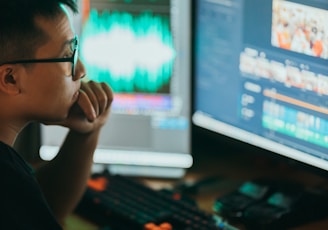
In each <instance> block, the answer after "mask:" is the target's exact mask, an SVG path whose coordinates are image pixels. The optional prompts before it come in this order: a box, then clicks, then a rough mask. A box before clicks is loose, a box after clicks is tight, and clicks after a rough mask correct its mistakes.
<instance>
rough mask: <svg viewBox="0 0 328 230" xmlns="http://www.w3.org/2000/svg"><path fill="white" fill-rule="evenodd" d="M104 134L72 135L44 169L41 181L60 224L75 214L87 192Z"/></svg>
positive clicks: (40, 173) (38, 174) (39, 174)
mask: <svg viewBox="0 0 328 230" xmlns="http://www.w3.org/2000/svg"><path fill="white" fill-rule="evenodd" d="M99 133H100V130H99V129H98V130H95V131H93V132H90V133H88V134H80V133H77V132H74V131H70V132H69V133H68V135H67V137H66V139H65V141H64V143H63V145H62V147H61V149H60V151H59V153H58V155H57V156H56V158H55V159H54V160H52V161H51V162H49V163H48V164H47V165H45V166H43V167H42V168H40V170H39V171H38V172H37V178H38V180H39V182H40V184H41V187H42V189H43V191H44V194H45V196H46V199H47V201H48V202H49V205H50V207H51V208H52V210H53V212H54V214H55V216H56V217H57V219H58V220H59V221H63V219H64V218H65V217H66V216H67V215H68V214H69V213H70V212H72V211H73V210H74V208H75V206H76V205H77V203H78V202H79V200H80V199H81V196H82V195H83V192H84V190H85V185H86V181H87V179H88V177H89V176H90V168H91V166H92V163H93V153H94V150H95V148H96V145H97V142H98V138H99Z"/></svg>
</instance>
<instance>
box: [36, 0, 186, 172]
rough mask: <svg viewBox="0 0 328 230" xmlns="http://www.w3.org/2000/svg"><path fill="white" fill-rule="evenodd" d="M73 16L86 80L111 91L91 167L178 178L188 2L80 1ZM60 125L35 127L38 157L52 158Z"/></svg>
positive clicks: (181, 158)
mask: <svg viewBox="0 0 328 230" xmlns="http://www.w3.org/2000/svg"><path fill="white" fill-rule="evenodd" d="M78 4H79V7H80V14H79V15H76V16H74V26H75V28H76V32H77V34H78V35H79V41H80V59H81V61H82V62H83V63H84V65H85V67H86V69H87V74H88V75H87V79H86V80H94V81H102V82H106V83H108V84H109V85H110V86H111V87H112V89H113V91H114V93H115V94H114V102H113V104H112V109H111V115H110V119H109V121H108V122H107V124H106V125H105V126H104V127H103V129H102V133H101V137H100V140H99V144H98V148H97V150H96V152H95V155H94V162H95V165H98V166H99V165H101V166H105V167H108V169H109V170H110V171H111V172H113V173H118V174H129V175H147V176H165V177H181V176H182V175H183V174H184V171H185V169H186V168H189V167H190V166H191V165H192V156H191V150H190V148H191V147H190V146H191V143H190V139H191V137H190V136H191V134H190V123H191V121H190V107H191V103H190V90H191V86H190V59H191V58H190V53H189V52H190V48H191V46H190V17H191V13H190V11H191V8H190V3H189V1H180V0H138V1H125V0H115V1H114V0H106V1H105V0H80V1H78ZM65 132H67V130H65V129H64V128H59V127H51V126H42V129H41V143H42V145H41V149H40V156H41V158H43V159H45V160H48V159H52V158H53V157H54V156H55V154H56V152H57V150H58V146H59V145H60V144H61V142H62V140H63V138H64V136H65Z"/></svg>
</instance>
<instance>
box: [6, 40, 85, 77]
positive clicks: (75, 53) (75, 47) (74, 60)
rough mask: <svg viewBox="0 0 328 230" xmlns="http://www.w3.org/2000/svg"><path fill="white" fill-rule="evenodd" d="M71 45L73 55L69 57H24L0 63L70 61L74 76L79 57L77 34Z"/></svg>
mask: <svg viewBox="0 0 328 230" xmlns="http://www.w3.org/2000/svg"><path fill="white" fill-rule="evenodd" d="M72 45H73V55H72V57H69V58H42V59H25V60H16V61H9V62H4V63H1V64H0V65H5V64H27V63H51V62H71V63H72V70H71V74H72V76H74V75H75V66H76V63H77V60H78V59H79V55H78V50H79V45H78V38H77V36H75V37H74V39H73V41H72Z"/></svg>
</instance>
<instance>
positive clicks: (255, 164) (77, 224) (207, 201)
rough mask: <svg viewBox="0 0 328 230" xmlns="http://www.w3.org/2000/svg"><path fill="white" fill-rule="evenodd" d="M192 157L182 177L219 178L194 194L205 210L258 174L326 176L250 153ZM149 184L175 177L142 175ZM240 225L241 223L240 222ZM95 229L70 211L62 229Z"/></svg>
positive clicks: (316, 225)
mask: <svg viewBox="0 0 328 230" xmlns="http://www.w3.org/2000/svg"><path fill="white" fill-rule="evenodd" d="M194 157H195V164H194V165H193V167H192V168H191V169H190V170H188V172H187V174H186V176H185V177H184V180H186V181H195V180H198V179H200V178H205V177H208V176H215V177H217V178H220V182H219V183H217V184H215V185H213V186H211V187H207V188H204V189H202V190H201V191H200V192H199V194H197V195H195V197H194V198H195V200H196V201H197V203H198V205H199V207H200V208H201V209H203V210H205V211H208V212H212V205H213V203H214V201H215V199H216V198H218V197H220V196H222V195H224V194H226V193H228V192H231V191H233V190H235V189H236V188H237V187H238V186H239V185H240V184H241V183H242V182H244V181H246V180H250V179H254V178H257V177H266V176H267V177H270V178H272V177H274V178H284V179H292V180H295V181H298V182H301V183H303V184H305V185H308V186H317V185H325V186H328V183H327V182H328V180H327V179H326V178H323V177H320V176H318V175H316V174H313V173H309V172H305V171H304V170H299V169H296V168H291V167H288V166H286V165H283V164H280V163H277V162H274V161H272V160H268V159H266V158H262V157H258V156H256V155H253V154H211V153H206V154H198V156H194ZM141 180H142V181H143V182H144V183H145V184H147V185H148V186H150V187H152V188H155V189H159V188H163V187H166V188H170V187H171V186H172V185H173V184H174V183H177V182H178V181H177V180H166V179H151V178H141ZM236 226H237V227H239V228H240V229H243V226H239V225H236ZM327 226H328V218H325V219H323V220H320V221H316V222H311V223H308V224H306V225H303V226H301V227H297V228H293V229H295V230H296V229H297V230H313V229H316V230H320V229H327ZM75 229H79V230H97V229H98V227H97V226H96V225H94V224H93V223H91V222H89V221H88V220H85V219H83V218H81V217H79V216H78V215H76V214H73V215H71V216H70V217H69V218H68V219H67V221H66V226H65V230H75Z"/></svg>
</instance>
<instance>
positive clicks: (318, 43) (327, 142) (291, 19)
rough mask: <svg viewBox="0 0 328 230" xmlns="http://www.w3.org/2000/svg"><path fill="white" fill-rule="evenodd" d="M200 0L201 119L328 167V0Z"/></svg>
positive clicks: (197, 67)
mask: <svg viewBox="0 0 328 230" xmlns="http://www.w3.org/2000/svg"><path fill="white" fill-rule="evenodd" d="M195 3H196V7H195V12H194V24H195V33H194V38H195V41H194V51H195V55H194V59H193V62H194V75H195V76H194V78H195V79H194V80H195V84H194V91H195V97H194V100H195V105H194V106H195V109H194V110H195V111H194V113H193V116H192V120H193V123H194V124H195V125H197V126H199V127H202V128H205V129H208V130H211V131H214V132H216V133H218V134H220V135H222V134H223V135H225V136H229V137H231V138H234V139H237V140H240V141H243V142H244V143H247V144H251V145H255V146H258V147H261V148H263V149H265V150H269V151H272V152H274V153H278V154H280V155H283V156H286V157H288V158H291V159H294V160H297V161H300V162H303V163H306V164H309V165H312V166H314V167H316V168H320V169H324V170H328V23H327V22H328V2H327V1H326V0H289V1H285V0H265V1H264V0H233V1H232V0H196V1H195Z"/></svg>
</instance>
